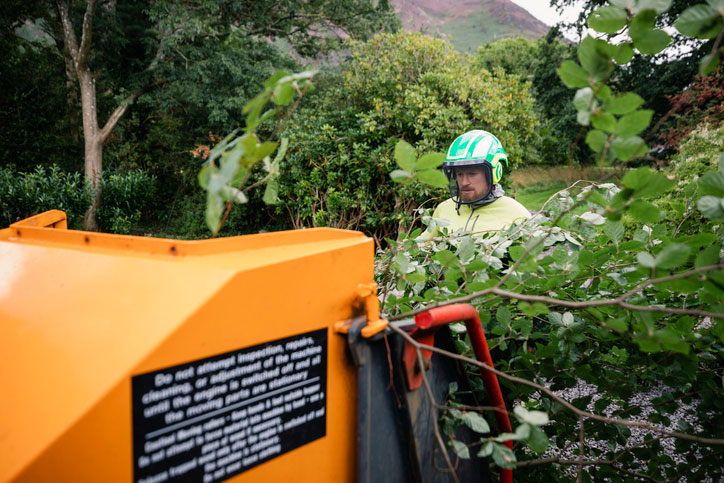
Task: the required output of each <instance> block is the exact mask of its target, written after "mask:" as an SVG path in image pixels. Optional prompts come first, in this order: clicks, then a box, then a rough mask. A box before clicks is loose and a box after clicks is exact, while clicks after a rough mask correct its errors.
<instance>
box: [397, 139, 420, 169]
mask: <svg viewBox="0 0 724 483" xmlns="http://www.w3.org/2000/svg"><path fill="white" fill-rule="evenodd" d="M416 159H417V158H416V156H415V148H413V147H412V146H411V145H410V143H408V142H405V141H403V140H399V141H397V144H396V145H395V161H396V162H397V165H398V166H399V167H400V168H402V169H403V170H405V171H408V172H412V171H414V170H415V160H416Z"/></svg>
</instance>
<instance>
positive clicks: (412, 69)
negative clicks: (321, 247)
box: [278, 33, 538, 238]
mask: <svg viewBox="0 0 724 483" xmlns="http://www.w3.org/2000/svg"><path fill="white" fill-rule="evenodd" d="M330 84H331V85H330V87H328V88H326V89H325V90H324V91H321V92H319V93H318V94H317V96H316V97H315V98H313V99H310V101H311V102H309V103H307V104H306V107H304V108H302V109H300V110H299V111H297V112H296V113H295V115H294V117H293V119H292V123H291V124H290V126H289V127H288V128H287V129H286V133H285V135H287V136H289V137H290V146H293V148H291V149H290V153H289V154H288V155H287V158H286V160H285V162H284V166H283V167H282V180H281V181H282V183H281V184H282V188H281V191H280V198H281V199H282V200H283V203H284V204H283V205H282V206H281V207H280V208H279V210H278V212H279V213H285V212H286V213H288V214H289V216H290V217H291V220H292V223H293V224H294V225H295V226H297V227H299V226H305V225H313V226H336V227H341V228H352V229H361V230H363V231H365V232H367V233H369V234H372V235H375V236H376V237H378V238H381V237H384V236H394V233H396V231H397V228H398V225H399V223H400V222H404V223H407V222H409V220H410V218H411V216H412V212H413V210H414V209H415V208H416V207H417V206H418V205H419V204H420V203H422V202H423V201H424V200H427V199H429V198H430V197H437V198H438V199H439V198H440V197H443V196H446V195H447V193H446V192H445V190H443V189H439V190H432V189H429V188H423V187H419V186H417V187H415V186H406V187H404V188H402V189H400V190H396V189H394V188H393V186H392V183H391V182H390V181H389V177H388V175H389V173H390V172H391V171H392V170H393V169H395V163H394V161H393V160H392V153H393V150H394V145H395V142H396V141H397V139H399V138H401V139H404V140H405V141H407V142H409V143H410V144H412V145H413V146H415V147H416V148H417V149H418V150H419V151H420V152H428V151H438V152H444V151H445V150H446V149H447V146H448V145H449V144H450V143H451V142H452V141H453V140H454V139H455V138H456V137H457V136H459V135H460V134H462V133H463V132H465V131H467V130H470V129H475V128H477V129H485V130H488V131H490V132H492V133H494V134H495V135H496V136H498V137H499V138H500V140H501V142H502V143H503V145H504V146H505V149H506V150H507V152H508V154H509V157H510V161H511V164H512V165H515V164H517V163H521V162H523V161H524V160H527V159H528V158H530V157H534V156H535V155H536V153H535V148H534V145H533V142H532V140H533V138H534V132H535V129H536V127H537V126H538V121H537V118H536V116H535V115H534V114H533V109H532V105H533V101H532V98H531V96H530V94H529V84H528V83H527V82H524V81H521V79H520V78H519V77H518V76H515V75H507V74H505V73H503V72H502V71H501V72H498V73H496V75H495V76H494V75H492V74H491V73H490V72H488V71H486V70H479V69H476V68H474V67H473V62H472V57H470V56H467V55H464V54H460V53H459V52H455V51H454V50H453V49H452V46H451V45H450V44H449V43H447V42H445V41H443V40H439V39H432V38H429V37H425V36H423V35H421V34H411V33H400V34H395V35H378V36H376V37H375V38H374V39H372V40H370V41H368V42H366V43H354V44H353V50H352V54H351V58H350V60H349V62H348V64H347V66H346V67H345V69H344V71H343V73H342V75H341V77H337V82H331V83H330ZM305 102H306V100H305ZM504 179H507V178H504Z"/></svg>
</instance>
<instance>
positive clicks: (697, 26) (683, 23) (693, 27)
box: [674, 4, 721, 39]
mask: <svg viewBox="0 0 724 483" xmlns="http://www.w3.org/2000/svg"><path fill="white" fill-rule="evenodd" d="M674 27H675V28H676V30H678V31H679V32H681V33H682V34H684V35H686V36H688V37H697V38H700V39H711V38H714V37H716V36H717V35H719V32H720V30H721V18H720V17H719V15H718V13H717V11H716V10H714V9H713V8H711V7H710V6H709V5H704V4H699V5H694V6H693V7H689V8H687V9H686V10H684V12H683V13H682V14H681V15H680V16H679V18H678V19H677V20H676V22H674Z"/></svg>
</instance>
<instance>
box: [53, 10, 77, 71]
mask: <svg viewBox="0 0 724 483" xmlns="http://www.w3.org/2000/svg"><path fill="white" fill-rule="evenodd" d="M55 6H56V8H57V9H58V16H59V17H60V23H61V24H62V26H63V39H64V41H65V42H64V43H65V45H66V48H67V49H68V52H69V53H70V57H71V59H73V68H75V70H76V72H77V70H78V41H77V40H76V38H75V32H74V31H73V24H72V22H71V21H70V14H69V13H68V2H67V1H64V0H57V1H56V2H55Z"/></svg>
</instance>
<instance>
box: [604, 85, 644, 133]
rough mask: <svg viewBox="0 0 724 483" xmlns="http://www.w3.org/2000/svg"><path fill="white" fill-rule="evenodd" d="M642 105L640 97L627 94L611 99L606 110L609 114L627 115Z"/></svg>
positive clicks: (642, 101)
mask: <svg viewBox="0 0 724 483" xmlns="http://www.w3.org/2000/svg"><path fill="white" fill-rule="evenodd" d="M643 103H644V100H643V99H642V98H641V96H639V95H638V94H634V93H633V92H627V93H625V94H622V95H620V96H616V97H615V98H614V99H612V100H611V102H609V103H608V105H607V106H606V110H607V111H608V112H610V113H611V114H618V115H621V114H628V113H630V112H633V111H635V110H636V109H638V108H639V107H641V105H642V104H643ZM636 134H638V133H636Z"/></svg>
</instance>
